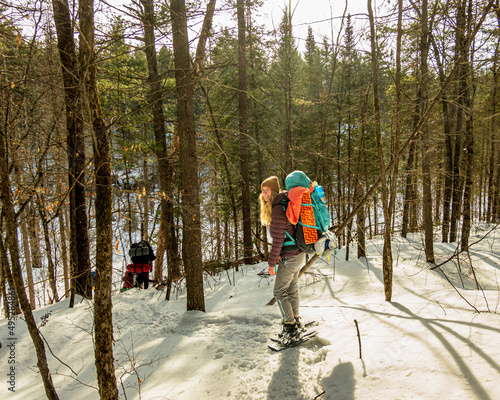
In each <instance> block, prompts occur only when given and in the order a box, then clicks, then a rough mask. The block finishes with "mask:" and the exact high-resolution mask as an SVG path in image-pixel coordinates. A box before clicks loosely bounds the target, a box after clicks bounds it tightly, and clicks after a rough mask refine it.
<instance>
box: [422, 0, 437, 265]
mask: <svg viewBox="0 0 500 400" xmlns="http://www.w3.org/2000/svg"><path fill="white" fill-rule="evenodd" d="M427 8H428V3H427V0H422V15H421V33H420V74H421V79H420V82H421V83H420V86H421V90H420V96H421V97H420V112H421V119H423V116H424V114H425V113H427V110H428V107H429V89H428V84H427V82H428V79H429V68H428V63H427V59H428V55H429V28H428V23H427V18H428V13H427ZM421 146H422V186H423V188H422V192H423V199H422V206H423V207H422V208H423V225H424V242H425V258H426V261H427V262H428V263H434V232H433V221H432V192H431V171H430V163H431V154H430V148H429V127H428V124H427V121H426V122H424V124H423V125H422V134H421Z"/></svg>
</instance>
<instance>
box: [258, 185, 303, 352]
mask: <svg viewBox="0 0 500 400" xmlns="http://www.w3.org/2000/svg"><path fill="white" fill-rule="evenodd" d="M261 189H262V193H261V195H260V206H261V208H260V219H261V223H262V224H263V225H265V226H268V227H269V232H270V234H271V238H272V240H273V243H272V247H271V251H270V252H269V259H268V264H269V274H270V275H275V274H276V281H275V283H274V297H275V298H276V300H277V303H278V306H279V308H280V311H281V315H282V317H283V320H282V323H283V331H282V332H281V334H280V335H279V336H280V337H281V343H282V345H284V346H287V345H289V344H290V343H293V342H294V341H297V340H300V338H301V336H302V333H303V331H304V326H303V325H302V324H301V322H300V317H299V291H298V279H299V271H300V268H301V267H302V266H303V265H304V262H305V258H306V255H305V253H303V252H302V251H300V250H299V248H298V247H297V246H296V245H291V246H283V243H284V242H285V235H286V234H285V231H286V232H288V233H289V234H290V235H291V236H292V237H293V236H294V231H295V226H294V225H292V224H291V222H290V221H289V220H288V218H287V216H286V206H284V205H283V204H279V203H280V202H283V203H284V204H286V203H287V192H286V190H284V191H282V192H281V193H280V185H279V181H278V178H277V177H276V176H271V177H269V178H267V179H266V180H265V181H264V182H262V185H261Z"/></svg>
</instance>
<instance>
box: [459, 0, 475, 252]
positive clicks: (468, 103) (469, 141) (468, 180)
mask: <svg viewBox="0 0 500 400" xmlns="http://www.w3.org/2000/svg"><path fill="white" fill-rule="evenodd" d="M464 6H465V5H464ZM472 18H473V16H472V1H471V0H469V6H468V17H467V30H466V32H467V34H470V31H471V29H470V28H471V24H472ZM464 44H465V38H464ZM462 51H463V52H465V53H467V54H468V53H469V49H468V48H466V49H463V50H462ZM471 53H472V50H471ZM471 61H472V57H471V59H469V56H468V55H466V56H465V57H464V61H463V66H462V68H463V77H461V79H463V81H464V82H463V83H464V93H463V97H464V114H465V138H464V150H463V151H464V164H465V183H464V197H463V224H462V237H461V241H460V246H461V249H462V251H465V250H466V249H467V247H468V246H469V235H470V228H471V217H472V216H471V208H472V168H473V165H472V164H473V159H474V132H473V113H472V109H473V95H472V94H471V90H470V87H471V86H472V85H473V81H474V79H473V76H472V68H471V65H470V62H471Z"/></svg>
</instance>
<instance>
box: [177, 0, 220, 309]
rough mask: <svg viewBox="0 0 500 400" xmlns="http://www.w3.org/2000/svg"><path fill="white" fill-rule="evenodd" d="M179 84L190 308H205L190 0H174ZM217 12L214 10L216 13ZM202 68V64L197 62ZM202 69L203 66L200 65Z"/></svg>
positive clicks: (184, 243) (184, 253) (184, 251)
mask: <svg viewBox="0 0 500 400" xmlns="http://www.w3.org/2000/svg"><path fill="white" fill-rule="evenodd" d="M170 14H171V18H172V36H173V46H174V63H175V80H176V84H177V126H178V130H179V137H180V161H181V162H180V164H181V191H182V222H183V235H182V258H183V260H184V267H185V270H186V284H187V309H188V310H200V311H205V297H204V292H203V265H202V257H201V221H200V202H199V197H198V196H199V182H198V160H197V156H196V129H195V124H194V109H193V94H194V86H195V80H194V79H193V78H194V76H193V73H192V70H191V62H190V57H189V38H188V33H187V19H186V4H185V1H184V0H171V1H170ZM212 15H213V14H212ZM197 67H198V68H200V64H199V63H198V64H197ZM200 69H201V68H200Z"/></svg>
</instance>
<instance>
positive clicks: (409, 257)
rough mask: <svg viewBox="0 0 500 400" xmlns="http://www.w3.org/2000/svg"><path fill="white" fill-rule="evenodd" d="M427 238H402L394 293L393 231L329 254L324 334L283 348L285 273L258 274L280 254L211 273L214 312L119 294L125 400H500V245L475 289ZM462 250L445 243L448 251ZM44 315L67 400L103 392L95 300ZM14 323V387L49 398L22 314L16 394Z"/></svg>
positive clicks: (119, 362) (315, 286)
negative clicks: (363, 254)
mask: <svg viewBox="0 0 500 400" xmlns="http://www.w3.org/2000/svg"><path fill="white" fill-rule="evenodd" d="M480 236H481V232H479V233H478V234H477V237H478V238H479V237H480ZM471 241H474V240H471ZM420 243H421V241H420V239H419V238H414V240H413V241H407V240H403V239H397V240H395V242H394V244H393V251H394V260H395V267H394V285H393V297H392V300H393V301H392V302H386V301H385V299H384V293H383V283H382V282H383V277H382V271H381V258H382V257H381V248H382V246H381V244H382V243H381V242H380V241H375V242H373V243H371V244H370V246H369V247H368V249H367V251H368V254H369V255H370V256H369V257H368V258H367V259H366V260H364V259H363V260H357V259H355V257H351V261H345V251H344V250H341V251H339V253H338V254H337V256H336V258H335V259H333V258H332V260H330V262H329V263H326V262H325V261H323V260H319V261H318V262H317V263H316V264H315V266H314V267H313V268H311V269H310V271H311V272H312V273H311V274H306V275H304V277H302V278H301V288H300V292H301V302H302V303H301V305H302V308H301V310H302V311H301V313H302V316H303V319H304V320H318V321H319V322H320V324H319V326H318V327H317V328H316V329H317V330H318V332H319V335H318V337H317V338H316V339H313V340H311V341H309V342H308V343H307V344H305V345H303V346H301V347H297V348H293V349H288V350H286V351H283V352H280V353H274V352H271V351H270V350H268V349H267V346H266V343H267V342H268V337H269V336H271V335H273V334H275V333H277V332H278V331H279V319H280V315H279V311H278V308H277V306H266V305H265V304H266V303H267V302H268V301H269V300H270V299H271V298H272V297H273V296H272V287H273V283H274V277H270V278H267V277H266V278H263V277H260V276H259V275H258V273H259V272H260V271H262V270H263V269H265V268H266V263H261V264H258V265H254V266H244V267H242V268H240V271H239V272H234V271H230V272H229V273H223V274H221V275H219V276H216V277H207V278H206V292H205V293H206V297H205V300H206V312H205V313H203V312H194V311H190V312H186V311H185V310H186V300H185V292H184V291H182V292H176V293H174V296H173V297H174V299H172V300H171V301H169V302H167V301H165V300H164V296H165V295H164V293H163V292H160V291H157V290H155V289H154V288H150V289H149V290H146V291H145V290H138V289H133V290H130V291H128V292H125V293H121V294H116V295H115V296H114V297H113V305H114V307H113V318H114V326H115V331H114V338H115V340H116V344H115V348H114V351H115V353H114V355H115V359H116V366H117V370H116V376H117V379H118V382H119V387H120V398H122V399H125V398H126V399H129V400H132V399H147V400H160V399H170V400H191V399H200V400H201V399H242V400H247V399H249V400H253V399H255V400H257V399H276V400H283V399H292V400H295V399H297V400H299V399H315V398H318V399H335V400H338V399H339V400H353V399H370V400H377V399H384V400H391V399H394V400H396V399H398V400H399V399H457V400H460V399H464V400H465V399H467V400H469V399H481V400H487V399H491V400H494V399H499V398H500V387H499V385H498V382H499V378H500V346H499V343H500V341H499V339H500V318H499V314H498V311H499V303H500V295H499V283H498V282H499V281H498V274H499V268H500V252H499V250H498V247H496V248H495V246H494V242H492V241H491V240H483V241H481V242H480V243H478V244H477V245H475V246H474V251H473V252H472V259H473V266H474V269H475V272H476V276H478V279H479V281H480V283H481V285H482V286H483V288H484V290H483V291H481V290H476V287H475V281H474V279H473V275H472V271H470V270H468V267H467V265H466V264H465V263H463V262H462V263H461V264H460V268H462V271H463V272H464V274H463V275H464V278H463V286H464V287H465V288H464V289H457V290H455V289H454V288H453V287H452V286H451V285H450V283H449V282H448V281H447V280H446V279H445V277H444V276H443V275H442V273H440V272H439V271H437V270H429V269H428V268H427V267H426V265H425V264H424V262H423V260H424V257H423V253H422V249H421V247H422V246H421V244H420ZM453 250H454V247H453V246H452V245H443V244H437V243H436V255H437V258H438V259H441V260H444V259H446V258H448V256H449V254H450V252H452V251H453ZM457 268H458V266H457V265H456V264H453V263H448V264H447V265H446V266H444V267H443V270H444V271H445V273H446V276H447V277H449V279H451V280H452V281H453V282H455V283H457V284H458V283H460V282H461V280H460V279H459V276H458V274H457V273H456V271H457ZM266 269H267V268H266ZM461 296H463V297H464V298H462V297H461ZM465 300H467V302H469V303H470V304H471V305H474V307H475V308H476V309H477V310H478V311H481V312H480V313H478V312H476V311H475V310H474V309H473V308H472V307H471V305H469V304H468V303H467V302H466V301H465ZM488 310H489V312H485V311H488ZM35 316H36V319H37V322H38V323H39V325H43V326H40V330H41V332H42V334H43V335H44V337H45V339H46V340H47V341H48V343H49V346H50V350H51V351H52V353H53V354H52V353H51V352H50V351H49V349H48V348H47V353H48V358H49V367H50V370H51V372H52V374H53V375H52V376H53V380H54V383H55V386H56V388H57V391H58V394H59V397H60V398H61V399H71V400H77V399H85V400H90V399H98V398H99V396H98V392H97V380H96V376H95V367H94V363H93V347H92V337H91V331H92V304H91V303H89V302H87V301H82V302H80V303H78V304H77V305H76V306H75V308H74V309H68V303H67V301H63V302H61V303H58V304H55V305H53V306H50V307H45V308H43V309H39V310H36V311H35ZM355 321H357V324H358V328H359V332H360V338H359V340H358V334H357V329H356V323H355ZM44 322H45V323H44ZM7 324H8V321H7V320H6V319H3V320H0V339H1V340H2V344H3V347H2V348H1V349H0V374H1V376H2V379H1V383H0V386H1V389H0V392H1V393H2V398H3V399H23V400H24V399H30V400H31V399H33V400H36V399H44V398H45V394H44V391H43V387H42V381H41V379H40V377H39V375H38V373H37V369H36V366H35V365H36V358H35V354H34V350H33V346H32V343H31V339H30V337H29V334H28V333H27V331H26V327H25V324H24V322H23V321H22V320H21V319H18V320H17V321H15V334H16V339H17V340H16V341H15V349H14V359H15V368H16V369H15V384H16V387H15V390H16V391H15V392H14V393H13V392H11V391H8V390H7V389H8V377H7V373H8V371H9V367H10V366H11V365H9V363H8V362H9V356H12V353H11V351H10V350H11V349H9V348H8V346H6V345H7V344H9V342H7V340H8V333H7V328H8V325H7ZM360 343H361V347H360ZM360 352H361V358H360ZM56 357H57V358H56ZM63 363H64V364H63ZM323 392H324V393H323Z"/></svg>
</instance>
